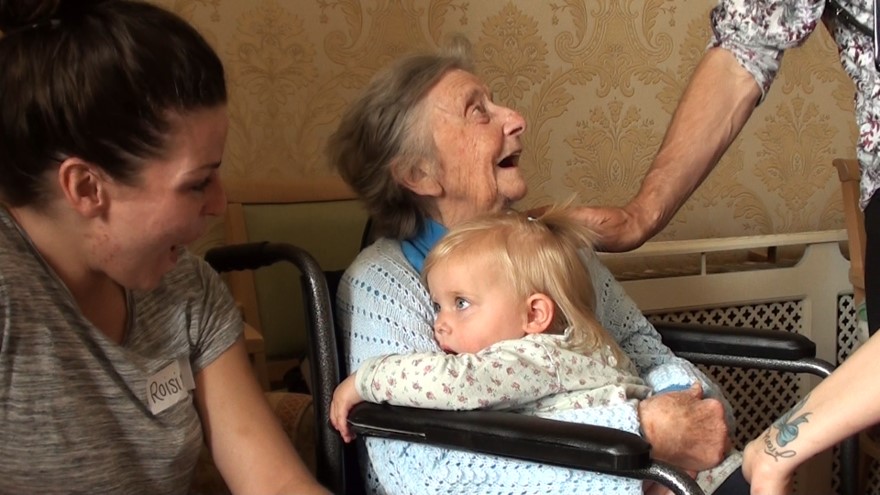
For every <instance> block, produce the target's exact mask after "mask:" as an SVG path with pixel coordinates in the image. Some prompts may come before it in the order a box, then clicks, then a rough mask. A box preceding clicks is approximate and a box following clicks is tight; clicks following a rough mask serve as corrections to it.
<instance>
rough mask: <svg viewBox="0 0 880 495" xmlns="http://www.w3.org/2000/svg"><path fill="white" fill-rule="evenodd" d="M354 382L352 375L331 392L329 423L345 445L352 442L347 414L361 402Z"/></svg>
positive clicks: (352, 435)
mask: <svg viewBox="0 0 880 495" xmlns="http://www.w3.org/2000/svg"><path fill="white" fill-rule="evenodd" d="M354 380H355V375H354V373H352V374H351V375H349V377H348V378H346V379H345V380H343V381H342V383H340V384H339V386H338V387H336V390H335V391H334V392H333V401H332V402H331V403H330V423H331V424H332V425H333V427H334V428H336V430H337V431H339V434H340V435H342V439H343V440H344V441H345V443H348V442H351V441H352V440H354V433H352V432H351V431H349V429H348V412H349V411H351V408H352V407H354V406H355V405H357V404H359V403H361V402H363V399H361V396H360V394H358V391H357V387H355V384H354Z"/></svg>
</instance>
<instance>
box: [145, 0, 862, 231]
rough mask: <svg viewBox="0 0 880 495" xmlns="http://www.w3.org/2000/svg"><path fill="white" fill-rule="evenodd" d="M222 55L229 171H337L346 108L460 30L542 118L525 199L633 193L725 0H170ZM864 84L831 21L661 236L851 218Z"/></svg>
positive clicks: (531, 144)
mask: <svg viewBox="0 0 880 495" xmlns="http://www.w3.org/2000/svg"><path fill="white" fill-rule="evenodd" d="M158 3H160V4H162V5H164V6H166V7H168V8H171V9H172V10H174V11H176V12H178V13H179V14H181V15H182V16H184V17H185V18H187V19H189V20H190V21H191V22H192V23H193V24H195V25H196V26H197V27H198V28H199V29H200V30H201V32H202V33H204V35H205V36H206V37H207V38H208V39H209V41H211V43H212V44H213V45H214V46H215V47H216V49H217V50H218V51H219V52H220V54H221V57H222V58H223V60H224V62H225V64H226V68H227V72H228V78H229V86H230V97H231V101H230V115H231V119H232V127H231V130H230V138H229V143H228V146H227V153H226V158H225V162H224V169H223V174H224V177H225V180H226V181H227V182H240V183H247V181H249V180H260V181H266V180H272V181H285V180H297V179H299V178H302V177H326V176H328V175H331V174H332V172H330V171H329V169H328V168H327V166H326V160H325V158H324V156H323V153H322V149H323V146H324V142H325V140H326V138H327V136H328V135H329V134H330V133H331V132H332V130H333V129H334V126H335V124H336V122H337V119H338V116H339V115H340V113H341V112H342V109H343V108H344V107H345V105H346V104H347V103H348V102H349V101H351V100H352V98H353V97H354V95H356V94H357V92H358V89H359V88H361V87H363V86H364V85H365V84H366V82H367V81H368V80H369V78H370V77H371V76H372V74H374V73H375V71H376V70H377V69H378V68H380V67H381V66H383V65H385V64H386V63H387V62H388V61H389V60H391V59H393V58H395V57H397V56H398V55H400V54H402V53H405V52H408V51H410V50H415V49H431V48H434V47H436V46H438V45H439V44H442V43H443V40H444V37H445V36H447V35H449V34H450V33H463V34H465V35H466V36H468V37H469V38H470V40H471V41H472V43H473V44H474V48H475V55H476V62H477V67H478V71H479V73H480V74H481V75H482V76H483V77H484V79H485V80H486V82H487V83H488V84H489V86H490V87H491V88H492V89H493V91H494V92H495V97H496V100H498V101H502V102H504V103H505V104H507V105H509V106H511V107H514V108H516V109H518V110H519V111H520V112H521V113H522V114H523V115H524V116H525V118H526V120H527V122H528V125H529V126H528V129H527V131H526V133H525V137H524V145H525V147H526V150H525V153H524V156H523V159H522V161H521V165H522V167H523V168H524V173H525V175H526V177H527V179H528V182H529V186H530V190H529V195H528V196H527V197H526V199H525V200H524V201H523V205H524V206H531V205H537V204H541V203H546V202H548V201H551V200H553V199H566V198H568V197H570V196H572V195H576V197H577V198H578V201H579V202H581V203H584V204H599V203H602V204H620V203H623V202H624V201H625V200H626V199H628V198H629V197H631V196H632V195H633V194H634V193H635V191H636V190H637V188H638V186H639V183H640V181H641V178H642V176H643V175H644V173H645V171H646V170H647V168H648V166H649V164H650V162H651V159H652V158H653V156H654V154H655V153H656V151H657V148H658V146H659V144H660V141H661V139H662V137H663V133H664V131H665V129H666V124H667V122H668V121H669V118H670V116H671V114H672V111H673V110H674V107H675V104H676V102H677V99H678V97H679V95H680V93H681V91H682V90H683V88H684V84H685V83H686V80H687V76H688V75H689V74H690V72H691V71H692V70H693V68H694V66H695V65H696V63H697V61H698V59H699V56H700V54H701V53H702V51H703V49H704V47H705V45H706V40H707V39H708V35H709V27H708V12H709V10H710V9H711V8H712V6H713V4H714V1H713V0H689V1H687V2H683V1H678V0H541V1H535V0H517V1H512V0H508V1H502V0H481V1H479V2H475V1H468V0H159V1H158ZM852 92H853V88H852V84H851V82H850V81H849V79H848V78H847V77H846V75H845V74H844V73H843V71H842V69H841V68H840V66H839V64H838V63H837V58H836V50H835V47H834V44H833V42H832V41H831V39H830V37H829V36H828V34H827V33H826V32H825V29H824V28H820V29H819V30H817V32H816V33H815V34H814V36H812V37H811V38H810V40H809V41H808V42H807V44H806V45H805V46H804V47H802V48H799V49H797V50H793V51H791V52H789V53H788V54H787V55H786V57H785V60H784V63H783V71H782V74H781V75H780V77H779V79H777V81H776V84H775V85H774V87H773V89H772V90H771V92H770V93H769V95H768V97H767V99H766V100H765V102H764V103H763V104H762V105H761V106H760V107H759V108H758V109H757V110H756V113H755V115H754V116H753V117H752V119H751V121H750V123H749V124H748V125H747V127H746V128H745V130H744V131H743V133H742V135H741V136H740V137H739V138H738V139H737V141H736V142H734V144H733V145H732V146H731V148H730V150H729V151H728V152H727V154H726V155H725V156H724V158H723V159H722V162H721V164H720V165H719V166H718V167H717V168H716V170H715V172H713V174H712V175H710V177H709V179H708V180H707V181H706V182H705V183H704V185H703V186H702V187H701V188H700V189H698V190H697V192H696V193H695V195H694V196H693V198H692V199H691V200H690V201H689V202H688V203H687V204H686V205H685V206H684V208H683V209H682V211H680V212H679V214H678V215H677V216H676V218H675V219H674V220H673V222H672V223H671V224H670V226H669V227H667V229H666V230H665V231H664V232H663V233H661V234H660V236H659V237H658V238H660V239H691V238H705V237H726V236H739V235H750V234H767V233H782V232H799V231H810V230H822V229H836V228H842V225H843V211H842V207H841V205H840V195H839V192H838V188H839V186H838V182H837V177H836V173H835V171H834V169H833V167H832V166H831V160H832V158H835V157H842V156H846V157H849V156H854V142H855V141H854V140H855V135H856V128H855V123H854V121H853V117H852V113H851V112H852Z"/></svg>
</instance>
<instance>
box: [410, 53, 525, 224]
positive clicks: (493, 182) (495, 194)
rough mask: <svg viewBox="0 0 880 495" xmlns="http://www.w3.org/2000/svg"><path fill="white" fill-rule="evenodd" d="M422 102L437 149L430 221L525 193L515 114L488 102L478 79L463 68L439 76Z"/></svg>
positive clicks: (458, 216) (486, 208) (448, 220)
mask: <svg viewBox="0 0 880 495" xmlns="http://www.w3.org/2000/svg"><path fill="white" fill-rule="evenodd" d="M425 103H426V105H425V109H426V110H425V112H426V114H425V115H426V117H425V118H426V119H427V122H428V125H429V127H430V129H431V132H432V134H433V138H434V144H435V146H436V150H437V155H436V158H437V170H436V176H435V177H436V180H437V183H438V186H439V192H438V194H437V198H436V206H437V211H438V214H439V216H440V218H435V220H437V221H439V222H440V223H442V224H443V225H445V226H447V227H451V226H453V225H455V224H457V223H460V222H462V221H464V220H468V219H470V218H472V217H474V216H476V215H479V214H482V213H487V212H490V211H497V210H500V209H502V208H505V207H507V206H508V205H510V203H512V202H514V201H517V200H520V199H522V197H523V196H525V194H526V182H525V180H524V179H523V176H522V173H521V172H520V169H519V155H520V152H521V151H522V145H521V144H520V135H521V134H522V132H523V131H524V130H525V127H526V124H525V121H524V120H523V118H522V116H521V115H520V114H518V113H517V112H515V111H514V110H511V109H510V108H506V107H503V106H500V105H496V104H495V103H493V102H492V99H491V96H490V94H489V90H488V89H487V88H486V86H485V85H484V84H483V83H482V81H480V80H479V79H478V78H477V77H476V76H475V75H473V74H471V73H469V72H466V71H463V70H453V71H450V72H448V73H447V74H446V75H445V76H443V77H442V78H441V79H440V81H439V82H438V83H437V84H436V85H435V86H434V87H433V88H432V89H431V91H429V92H428V94H427V95H426V96H425Z"/></svg>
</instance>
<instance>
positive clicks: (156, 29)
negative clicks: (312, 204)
mask: <svg viewBox="0 0 880 495" xmlns="http://www.w3.org/2000/svg"><path fill="white" fill-rule="evenodd" d="M0 30H2V32H3V36H2V37H0V175H2V177H3V180H2V182H0V202H2V205H0V313H2V315H3V323H2V328H0V438H2V442H0V458H2V459H3V462H2V463H0V493H60V492H68V493H186V492H187V490H188V488H189V485H190V483H191V479H192V475H193V472H194V468H195V464H196V459H197V457H198V454H199V451H200V449H201V448H202V445H203V444H204V443H205V442H207V445H208V446H209V448H210V450H211V453H212V454H213V457H214V459H215V462H216V464H217V466H218V468H219V470H220V472H221V474H222V475H223V477H224V479H225V481H226V483H227V484H228V486H229V487H230V488H231V489H232V491H233V492H235V493H244V492H251V493H282V492H283V493H326V492H325V491H324V490H323V489H322V488H321V487H320V486H319V485H318V484H317V483H316V482H315V481H314V480H313V479H311V477H310V475H309V474H308V472H307V471H306V469H305V468H304V466H303V464H302V462H301V461H300V459H299V458H298V457H297V454H296V452H295V451H294V449H293V447H292V446H291V445H290V443H289V442H288V441H287V437H286V436H285V434H284V433H283V432H282V430H281V428H280V426H279V425H278V424H277V421H276V419H275V418H274V416H273V414H272V412H271V410H270V409H269V407H268V405H267V404H266V402H265V399H264V396H263V394H262V393H261V391H260V389H259V387H258V385H257V383H256V380H255V379H254V377H253V375H252V372H251V370H250V367H249V363H248V360H247V355H246V353H245V349H244V344H243V341H242V338H241V332H242V323H241V320H240V317H239V315H238V312H237V311H236V309H235V306H234V304H233V302H232V300H231V298H230V296H229V294H228V292H227V291H226V289H225V287H224V285H223V284H222V282H221V281H220V279H219V277H218V276H217V275H216V274H215V273H214V272H212V270H211V269H210V268H209V267H207V265H206V264H205V263H204V262H203V261H201V260H199V259H197V258H195V257H193V256H191V255H189V254H188V253H187V252H186V250H185V249H184V246H185V245H186V244H187V243H190V242H192V241H194V240H195V239H197V238H199V237H200V236H201V235H202V234H203V233H204V231H205V228H206V225H207V222H208V219H209V217H211V216H215V215H219V214H221V213H222V212H223V209H224V206H225V197H224V194H223V189H222V187H221V185H220V182H219V177H218V168H219V167H220V162H221V159H222V154H223V148H224V143H225V140H226V133H227V127H228V119H227V116H226V87H225V83H224V75H223V67H222V65H221V63H220V60H219V59H218V57H217V55H216V54H215V53H214V51H213V50H212V49H211V48H210V47H209V46H208V44H207V43H206V42H205V40H204V39H203V38H202V37H201V36H200V35H199V34H198V33H197V32H196V31H195V30H194V29H193V28H192V27H191V26H189V25H188V24H187V23H186V22H184V21H183V20H181V19H180V18H178V17H177V16H175V15H174V14H171V13H169V12H167V11H165V10H162V9H160V8H158V7H156V6H153V5H150V4H147V3H141V2H135V1H125V0H120V1H86V0H69V1H65V0H61V1H51V0H46V1H27V0H9V1H3V2H0Z"/></svg>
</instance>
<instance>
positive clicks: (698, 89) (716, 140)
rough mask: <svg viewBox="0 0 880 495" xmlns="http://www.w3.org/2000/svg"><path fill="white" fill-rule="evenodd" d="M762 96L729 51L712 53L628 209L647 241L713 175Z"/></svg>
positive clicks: (699, 68) (687, 92)
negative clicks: (713, 170)
mask: <svg viewBox="0 0 880 495" xmlns="http://www.w3.org/2000/svg"><path fill="white" fill-rule="evenodd" d="M760 96H761V90H760V88H759V87H758V85H757V84H756V83H755V79H754V78H753V77H752V75H751V74H750V73H749V72H748V71H746V70H745V69H744V68H743V67H742V66H741V65H740V64H739V62H738V61H737V60H736V58H734V56H733V55H732V54H731V53H730V52H728V51H727V50H724V49H721V48H712V49H710V50H708V51H707V52H706V54H705V55H704V56H703V58H702V60H701V61H700V63H699V64H698V65H697V68H696V70H695V71H694V73H693V75H692V76H691V79H690V82H689V83H688V86H687V89H685V92H684V94H683V95H682V97H681V100H680V101H679V104H678V108H677V109H676V111H675V113H674V114H673V117H672V121H671V122H670V124H669V127H668V129H667V131H666V136H665V137H664V139H663V143H662V144H661V146H660V151H659V152H658V153H657V156H656V158H655V159H654V162H653V164H652V165H651V168H650V170H649V171H648V173H647V175H646V176H645V179H644V181H643V182H642V186H641V188H640V189H639V192H638V194H636V196H635V198H633V199H632V201H630V203H629V204H628V205H626V206H625V207H624V209H625V210H627V211H628V212H630V213H631V214H633V215H634V217H635V218H636V219H637V226H638V230H639V237H640V238H641V240H642V241H644V240H646V239H649V238H650V237H652V236H654V234H656V233H657V232H659V231H660V230H661V229H663V227H665V226H666V224H668V223H669V220H671V219H672V216H673V215H675V213H676V212H677V211H678V209H679V208H680V207H681V205H682V204H683V203H684V202H685V201H686V200H687V198H689V197H690V195H691V194H692V193H693V192H694V190H695V189H696V188H697V186H699V185H700V184H701V183H702V182H703V180H704V179H705V178H706V176H707V175H709V172H710V171H711V170H712V168H714V167H715V165H716V164H717V163H718V160H719V159H720V158H721V155H723V154H724V152H725V151H726V150H727V147H728V146H730V143H732V142H733V140H734V139H735V138H736V136H737V135H738V134H739V132H740V130H742V128H743V126H744V125H745V123H746V121H747V120H748V119H749V117H750V116H751V114H752V111H753V110H754V108H755V105H756V104H757V102H758V98H759V97H760Z"/></svg>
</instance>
